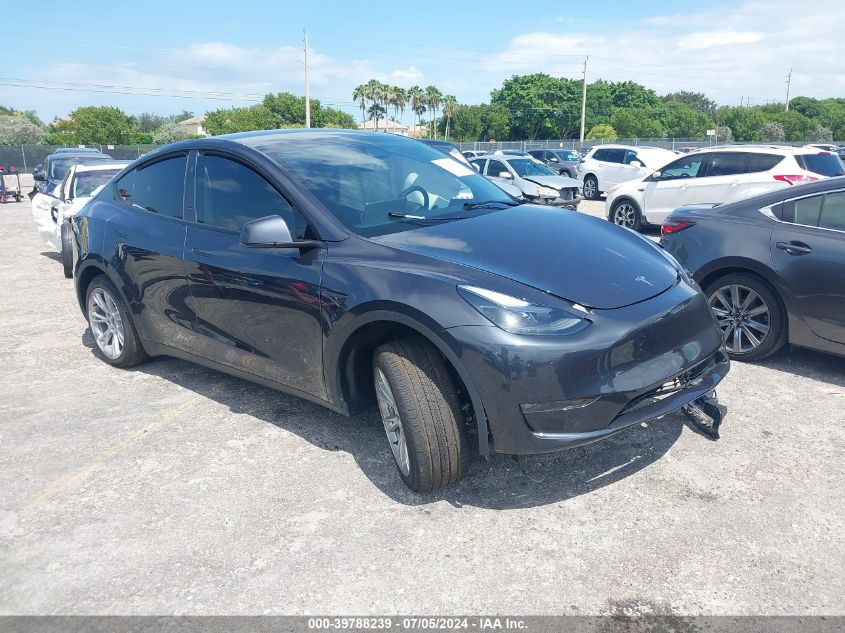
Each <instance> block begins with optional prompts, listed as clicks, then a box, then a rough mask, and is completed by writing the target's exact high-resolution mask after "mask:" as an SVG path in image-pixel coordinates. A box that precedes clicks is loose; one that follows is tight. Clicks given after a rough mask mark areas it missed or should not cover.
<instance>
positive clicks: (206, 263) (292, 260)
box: [185, 152, 326, 398]
mask: <svg viewBox="0 0 845 633" xmlns="http://www.w3.org/2000/svg"><path fill="white" fill-rule="evenodd" d="M195 172H196V178H195V182H196V186H195V189H194V191H195V199H194V204H193V206H194V208H195V217H194V219H195V222H191V223H190V224H189V226H188V233H187V240H186V245H185V258H186V266H187V271H188V279H189V281H190V287H191V305H192V306H193V307H194V311H195V312H196V323H197V325H196V327H197V333H198V338H199V347H200V350H201V354H202V355H203V356H205V357H207V358H210V359H211V360H214V361H216V362H219V363H222V364H224V365H228V366H230V367H234V368H235V369H239V370H241V371H244V372H247V373H250V374H253V375H256V376H260V377H262V378H266V379H268V380H272V381H273V382H276V383H279V384H282V385H286V386H288V387H291V388H293V389H296V390H299V391H302V392H305V393H308V394H312V395H315V396H317V397H320V398H325V395H326V392H325V386H324V382H323V364H322V330H321V322H320V314H321V309H320V278H321V273H322V265H323V256H324V254H325V251H324V250H323V249H310V250H307V251H304V252H300V251H299V250H298V249H295V248H247V247H245V246H242V245H241V244H240V233H241V229H242V228H243V226H244V225H245V224H246V223H247V222H249V221H251V220H256V219H258V218H263V217H266V216H268V215H279V216H281V217H282V218H283V219H284V220H285V221H286V222H287V224H288V227H289V228H290V230H291V233H292V235H293V236H294V238H299V239H302V238H308V239H312V238H313V237H315V236H314V235H313V234H312V233H311V230H310V229H309V227H308V225H307V223H306V222H305V219H304V217H303V216H302V214H301V213H300V212H299V211H297V210H296V209H294V207H293V206H292V205H291V204H290V203H289V202H288V201H287V199H286V198H285V196H284V195H283V193H282V192H281V191H279V190H278V189H277V188H275V187H274V186H273V185H272V184H271V183H270V182H269V180H268V179H267V178H265V177H264V176H263V175H261V174H260V173H259V172H258V171H257V170H256V168H255V167H254V166H252V165H249V164H247V163H244V162H240V160H239V159H237V158H236V157H234V156H229V155H226V154H220V153H213V152H204V153H199V154H198V155H197V156H196V170H195Z"/></svg>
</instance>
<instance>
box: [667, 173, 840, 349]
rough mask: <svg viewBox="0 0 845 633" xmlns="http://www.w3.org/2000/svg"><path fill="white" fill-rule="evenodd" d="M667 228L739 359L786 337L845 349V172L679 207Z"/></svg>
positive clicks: (675, 250) (798, 342)
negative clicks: (718, 201)
mask: <svg viewBox="0 0 845 633" xmlns="http://www.w3.org/2000/svg"><path fill="white" fill-rule="evenodd" d="M661 232H662V238H661V243H662V245H663V246H664V247H665V248H666V250H668V251H669V252H670V253H672V254H673V255H674V256H675V257H676V258H677V259H678V261H679V262H680V263H681V264H683V265H684V266H685V267H686V268H687V270H689V271H690V273H691V274H692V276H693V277H694V278H695V279H696V281H698V283H700V284H701V286H702V287H703V288H704V292H705V294H706V295H707V297H708V301H709V303H710V306H711V307H712V309H713V312H714V314H715V316H716V318H717V320H718V322H719V326H720V327H721V329H722V331H723V333H724V336H725V340H726V343H727V349H728V352H729V354H730V356H731V358H735V359H737V360H748V361H753V360H760V359H762V358H765V357H766V356H769V355H770V354H773V353H775V352H776V351H778V350H779V349H780V348H781V347H783V345H784V344H786V343H787V342H789V343H792V344H793V345H797V346H800V347H807V348H811V349H816V350H820V351H823V352H830V353H833V354H841V355H845V177H840V178H830V179H827V180H820V181H817V182H813V183H809V184H805V185H799V186H795V187H787V188H785V189H779V190H777V191H774V192H771V193H766V194H763V195H760V196H756V197H753V198H748V199H746V200H742V201H739V202H734V203H731V204H726V205H724V206H719V207H715V208H710V209H705V208H686V209H684V208H682V209H678V210H676V211H674V212H673V213H672V214H671V215H670V216H669V217H668V218H667V219H666V222H665V223H664V224H663V227H662V230H661Z"/></svg>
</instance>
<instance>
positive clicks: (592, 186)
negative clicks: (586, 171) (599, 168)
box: [581, 174, 601, 200]
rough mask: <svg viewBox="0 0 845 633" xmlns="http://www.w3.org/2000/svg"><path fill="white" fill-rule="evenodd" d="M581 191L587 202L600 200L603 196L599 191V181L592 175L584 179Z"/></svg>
mask: <svg viewBox="0 0 845 633" xmlns="http://www.w3.org/2000/svg"><path fill="white" fill-rule="evenodd" d="M588 183H589V184H588ZM581 190H582V192H583V194H584V197H585V198H586V199H587V200H598V199H599V197H600V196H601V192H600V191H599V181H598V179H597V178H596V177H595V176H593V175H592V174H590V175H589V176H586V177H585V178H584V186H583V187H582V188H581Z"/></svg>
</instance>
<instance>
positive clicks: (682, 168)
mask: <svg viewBox="0 0 845 633" xmlns="http://www.w3.org/2000/svg"><path fill="white" fill-rule="evenodd" d="M703 162H704V157H703V156H702V155H700V154H698V155H695V156H684V157H683V158H680V159H678V160H676V161H675V162H674V163H671V164H669V165H667V166H666V167H664V168H663V169H662V170H661V171H660V180H678V179H680V178H697V177H698V175H699V172H700V171H701V165H702V163H703Z"/></svg>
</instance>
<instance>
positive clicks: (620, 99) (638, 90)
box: [610, 81, 660, 136]
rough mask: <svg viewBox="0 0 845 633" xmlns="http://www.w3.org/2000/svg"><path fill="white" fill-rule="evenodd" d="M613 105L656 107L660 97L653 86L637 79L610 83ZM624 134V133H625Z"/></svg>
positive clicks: (622, 106) (642, 107)
mask: <svg viewBox="0 0 845 633" xmlns="http://www.w3.org/2000/svg"><path fill="white" fill-rule="evenodd" d="M610 93H611V97H612V99H613V106H614V107H616V108H641V109H647V108H656V107H657V106H658V105H659V104H660V97H659V96H657V93H656V92H655V91H654V90H652V89H651V88H646V87H645V86H643V85H641V84H638V83H637V82H635V81H620V82H617V83H613V84H611V85H610ZM623 136H624V135H623Z"/></svg>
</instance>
